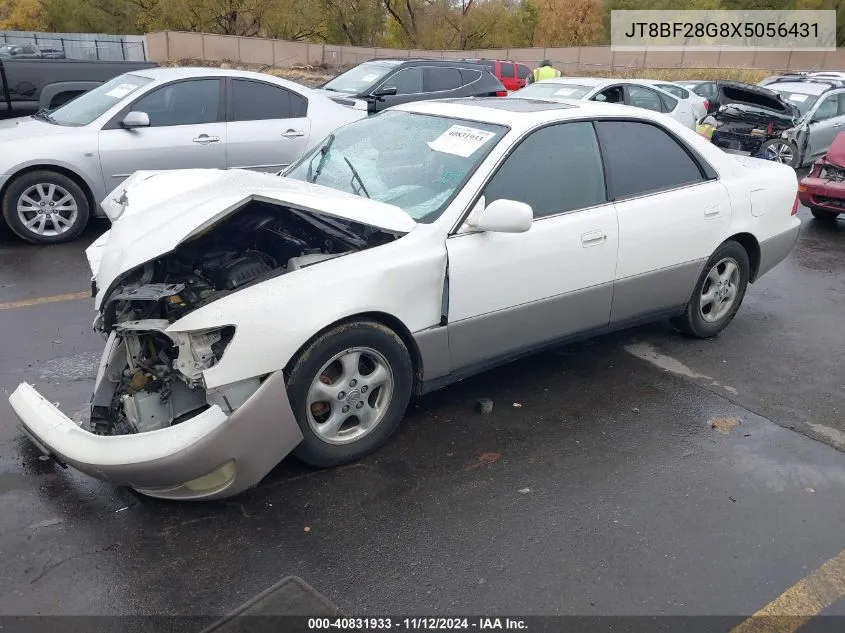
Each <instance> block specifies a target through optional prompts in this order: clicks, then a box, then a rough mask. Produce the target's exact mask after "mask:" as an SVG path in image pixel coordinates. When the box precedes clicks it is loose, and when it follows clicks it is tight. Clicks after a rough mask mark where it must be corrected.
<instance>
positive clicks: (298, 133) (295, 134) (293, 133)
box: [282, 130, 305, 138]
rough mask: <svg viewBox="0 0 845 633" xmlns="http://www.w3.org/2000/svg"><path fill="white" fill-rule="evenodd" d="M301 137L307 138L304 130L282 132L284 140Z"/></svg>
mask: <svg viewBox="0 0 845 633" xmlns="http://www.w3.org/2000/svg"><path fill="white" fill-rule="evenodd" d="M299 136H305V132H303V131H302V130H288V131H287V132H282V138H297V137H299Z"/></svg>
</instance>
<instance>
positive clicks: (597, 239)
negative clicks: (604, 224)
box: [581, 231, 607, 248]
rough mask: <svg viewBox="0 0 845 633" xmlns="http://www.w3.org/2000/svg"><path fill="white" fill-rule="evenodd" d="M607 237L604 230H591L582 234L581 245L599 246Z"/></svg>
mask: <svg viewBox="0 0 845 633" xmlns="http://www.w3.org/2000/svg"><path fill="white" fill-rule="evenodd" d="M606 239H607V234H606V233H605V232H604V231H590V232H589V233H584V234H582V235H581V246H583V247H584V248H589V247H590V246H598V245H599V244H601V243H602V242H604V241H605V240H606Z"/></svg>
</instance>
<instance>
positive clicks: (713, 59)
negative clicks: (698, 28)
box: [146, 31, 845, 72]
mask: <svg viewBox="0 0 845 633" xmlns="http://www.w3.org/2000/svg"><path fill="white" fill-rule="evenodd" d="M146 37H147V49H148V51H147V55H148V57H149V59H151V60H153V61H158V62H163V61H167V60H170V59H201V60H208V61H228V62H240V63H243V64H255V65H277V66H292V65H294V64H309V65H314V66H316V65H326V66H329V67H332V68H348V67H350V66H354V65H356V64H360V63H361V62H364V61H366V60H368V59H373V58H383V57H425V58H430V59H460V58H464V57H466V58H474V57H487V58H490V59H513V60H516V61H521V62H525V63H527V64H529V65H532V66H533V65H536V64H538V63H539V62H540V61H541V60H543V59H549V60H551V62H552V63H553V64H554V65H555V66H556V67H557V68H559V69H560V70H562V71H564V72H567V71H569V72H589V71H590V70H620V71H621V70H626V69H639V68H702V69H709V68H728V67H737V68H755V69H761V70H771V71H773V72H777V71H784V70H822V69H825V70H837V69H843V68H845V49H842V50H837V51H833V52H827V53H820V52H808V51H692V50H688V51H635V52H627V51H613V50H611V48H610V47H609V46H581V47H574V48H539V47H538V48H503V49H489V50H466V51H439V50H408V49H394V48H369V47H361V46H340V45H335V44H315V43H312V42H288V41H285V40H270V39H263V38H255V37H236V36H230V35H212V34H208V33H184V32H180V31H164V32H158V33H149V34H147V36H146Z"/></svg>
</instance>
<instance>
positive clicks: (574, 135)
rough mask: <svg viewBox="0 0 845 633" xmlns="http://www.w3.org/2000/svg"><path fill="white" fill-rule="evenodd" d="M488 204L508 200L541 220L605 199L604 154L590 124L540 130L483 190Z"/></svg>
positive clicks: (516, 152) (514, 151)
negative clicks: (528, 210) (523, 205)
mask: <svg viewBox="0 0 845 633" xmlns="http://www.w3.org/2000/svg"><path fill="white" fill-rule="evenodd" d="M484 197H485V202H486V203H487V204H490V203H491V202H493V201H494V200H499V199H501V198H507V199H509V200H518V201H520V202H524V203H526V204H529V205H531V208H532V209H534V217H535V218H541V217H543V216H548V215H556V214H558V213H563V212H565V211H574V210H577V209H584V208H586V207H592V206H595V205H597V204H603V203H604V202H606V200H607V196H606V195H605V187H604V172H603V170H602V163H601V155H600V154H599V146H598V141H597V140H596V135H595V132H594V131H593V126H592V124H591V123H588V122H578V123H560V124H557V125H551V126H548V127H544V128H541V129H539V130H537V131H536V132H533V133H532V134H531V136H529V137H528V138H526V139H525V140H524V141H522V142H521V143H520V144H519V145H518V146H517V147H516V149H514V150H513V152H512V153H511V155H510V156H508V158H507V160H505V162H504V163H503V164H502V166H501V167H500V168H499V171H497V172H496V174H495V175H494V176H493V178H492V179H491V180H490V182H489V183H488V184H487V187H486V188H485V189H484Z"/></svg>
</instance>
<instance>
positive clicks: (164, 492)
mask: <svg viewBox="0 0 845 633" xmlns="http://www.w3.org/2000/svg"><path fill="white" fill-rule="evenodd" d="M9 402H10V403H11V405H12V408H13V409H14V411H15V413H16V414H17V416H18V418H20V421H21V422H22V424H23V427H24V430H25V431H26V433H27V434H28V435H30V437H31V438H32V439H33V440H35V442H36V444H37V445H39V448H41V450H43V451H45V452H47V453H48V454H50V455H52V456H53V457H55V458H57V459H59V460H60V461H62V462H64V463H67V464H69V465H71V466H73V467H74V468H76V469H77V470H80V471H81V472H83V473H86V474H88V475H91V476H92V477H96V478H97V479H102V480H103V481H108V482H110V483H112V484H115V485H121V486H130V487H131V488H134V489H135V490H137V491H138V492H140V493H142V494H146V495H149V496H151V497H160V498H162V499H220V498H223V497H229V496H232V495H235V494H237V493H239V492H242V491H244V490H246V489H247V488H250V487H251V486H254V485H255V484H257V483H258V482H259V481H261V479H262V478H263V477H264V476H265V475H266V474H267V473H268V472H270V470H272V468H273V467H274V466H276V464H278V463H279V462H280V461H281V460H282V459H283V458H284V457H285V456H286V455H287V454H288V453H290V451H292V450H293V449H294V447H296V445H297V444H299V442H300V441H301V440H302V433H301V431H300V430H299V426H298V425H297V423H296V420H295V419H294V416H293V411H292V410H291V407H290V404H289V402H288V399H287V393H286V390H285V383H284V378H283V376H282V372H280V371H279V372H276V373H274V374H271V375H270V376H269V377H268V378H267V379H266V380H265V381H264V382H263V383H262V384H261V386H260V387H259V388H258V390H256V392H255V393H253V394H252V395H251V396H250V397H249V399H247V401H246V402H245V403H244V404H243V405H242V406H241V407H239V408H238V409H236V410H235V411H234V412H232V413H231V414H227V413H225V412H224V411H223V410H222V409H221V408H220V407H219V406H217V405H213V406H211V407H210V408H208V409H206V410H205V411H203V412H202V413H199V414H197V415H196V416H194V417H192V418H190V419H189V420H186V421H185V422H182V423H180V424H176V425H174V426H171V427H167V428H164V429H159V430H156V431H149V432H146V433H136V434H133V435H114V436H103V435H95V434H94V433H89V432H88V431H86V430H84V429H82V428H81V427H80V426H79V425H77V424H76V423H74V422H73V421H72V420H71V419H70V418H68V417H67V416H66V415H65V414H63V413H62V412H61V411H59V409H58V408H57V407H56V406H55V405H53V404H52V403H50V402H49V401H48V400H46V399H45V398H44V397H43V396H42V395H41V394H39V393H38V392H37V391H36V390H35V389H34V388H33V387H32V386H31V385H29V384H26V383H22V384H21V385H19V386H18V388H17V389H16V390H15V391H14V392H13V393H12V395H11V396H10V397H9Z"/></svg>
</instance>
